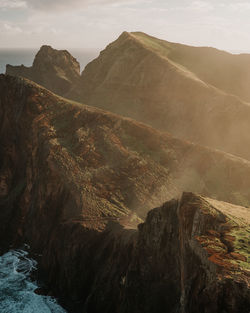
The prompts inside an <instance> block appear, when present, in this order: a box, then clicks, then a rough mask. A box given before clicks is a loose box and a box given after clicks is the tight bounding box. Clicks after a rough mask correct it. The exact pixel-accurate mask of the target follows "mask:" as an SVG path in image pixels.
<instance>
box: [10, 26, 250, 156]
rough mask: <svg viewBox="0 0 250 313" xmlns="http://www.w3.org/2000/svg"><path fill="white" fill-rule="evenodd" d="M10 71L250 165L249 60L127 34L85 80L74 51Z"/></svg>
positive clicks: (48, 53) (46, 52) (42, 56)
mask: <svg viewBox="0 0 250 313" xmlns="http://www.w3.org/2000/svg"><path fill="white" fill-rule="evenodd" d="M52 56H53V57H52ZM46 60H47V61H46ZM37 64H38V65H37ZM30 71H31V72H32V75H31V74H30ZM6 73H8V74H11V75H20V76H23V77H27V78H29V79H32V80H33V81H35V82H37V83H39V84H41V85H43V86H45V87H46V88H48V89H50V90H52V91H53V92H55V93H58V94H59V95H62V96H64V97H67V98H69V99H74V100H77V101H80V102H82V103H86V104H88V105H91V106H96V107H99V108H102V109H105V110H108V111H111V112H114V113H117V114H120V115H123V116H127V117H131V118H133V119H136V120H138V121H142V122H144V123H146V124H148V125H151V126H153V127H154V128H157V129H160V130H163V131H168V132H170V133H172V134H173V135H174V136H177V137H179V138H182V139H185V140H189V141H192V142H195V143H198V144H201V145H205V146H209V147H212V148H216V149H220V150H222V151H225V152H229V153H232V154H235V155H238V156H240V157H243V158H246V159H248V160H250V149H249V142H250V123H249V121H250V104H249V103H248V102H247V101H248V100H249V99H250V89H249V88H248V86H249V83H250V55H232V54H230V53H227V52H224V51H219V50H217V49H214V48H207V47H201V48H199V47H190V46H186V45H181V44H176V43H170V42H167V41H163V40H159V39H157V38H154V37H151V36H149V35H146V34H144V33H140V32H136V33H127V32H124V33H123V34H122V35H121V36H120V37H119V38H118V39H117V40H116V41H115V42H113V43H111V44H110V45H108V47H107V48H106V49H105V50H104V51H102V52H101V54H100V56H99V57H98V58H97V59H95V60H94V61H92V62H90V63H89V64H88V65H87V66H86V68H85V70H84V71H83V72H82V75H81V77H80V76H79V66H78V63H77V62H76V61H75V60H74V58H73V57H72V56H70V55H69V53H67V52H65V51H57V50H54V49H52V48H48V47H47V48H46V47H42V48H41V50H40V52H39V53H38V54H37V56H36V58H35V61H34V64H33V67H32V68H31V69H26V68H24V67H22V68H20V67H10V66H8V67H7V71H6ZM239 138H240V140H239Z"/></svg>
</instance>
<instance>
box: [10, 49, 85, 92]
mask: <svg viewBox="0 0 250 313" xmlns="http://www.w3.org/2000/svg"><path fill="white" fill-rule="evenodd" d="M6 74H9V75H13V76H22V77H25V78H28V79H30V80H33V81H34V82H36V83H38V84H40V85H42V86H44V87H46V88H47V89H49V90H51V91H53V92H55V93H58V94H60V95H64V94H66V93H68V92H69V90H70V89H71V88H72V85H74V84H76V83H77V82H78V80H79V78H80V64H79V62H78V61H77V60H76V59H75V58H74V57H73V56H72V55H71V54H70V53H69V52H68V51H67V50H56V49H54V48H52V47H51V46H49V45H43V46H41V48H40V50H39V51H38V52H37V54H36V56H35V59H34V62H33V65H32V66H31V67H25V66H11V65H7V66H6Z"/></svg>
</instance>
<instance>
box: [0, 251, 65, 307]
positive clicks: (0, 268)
mask: <svg viewBox="0 0 250 313" xmlns="http://www.w3.org/2000/svg"><path fill="white" fill-rule="evenodd" d="M36 265H37V262H36V261H35V260H33V259H32V258H29V256H28V252H27V251H24V250H11V251H9V252H7V253H5V254H4V255H2V256H0V312H1V313H65V312H66V311H65V310H64V309H63V308H62V307H61V306H60V305H59V304H58V303H57V302H56V300H55V299H54V298H52V297H49V296H42V295H37V294H36V293H35V292H34V291H35V289H36V288H37V287H38V285H37V283H36V282H35V281H32V280H31V278H30V275H31V273H32V272H33V271H34V270H35V269H36Z"/></svg>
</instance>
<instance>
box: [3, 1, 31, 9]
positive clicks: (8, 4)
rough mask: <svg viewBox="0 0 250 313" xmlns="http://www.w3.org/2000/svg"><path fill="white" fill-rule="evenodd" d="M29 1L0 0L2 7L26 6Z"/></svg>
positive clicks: (15, 7)
mask: <svg viewBox="0 0 250 313" xmlns="http://www.w3.org/2000/svg"><path fill="white" fill-rule="evenodd" d="M25 7H27V3H26V1H24V0H0V9H17V8H25Z"/></svg>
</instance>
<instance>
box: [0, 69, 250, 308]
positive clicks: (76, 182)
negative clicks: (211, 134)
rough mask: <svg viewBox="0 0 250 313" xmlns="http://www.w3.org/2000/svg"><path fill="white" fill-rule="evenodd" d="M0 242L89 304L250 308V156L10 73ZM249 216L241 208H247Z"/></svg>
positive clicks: (5, 89)
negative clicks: (25, 251)
mask: <svg viewBox="0 0 250 313" xmlns="http://www.w3.org/2000/svg"><path fill="white" fill-rule="evenodd" d="M0 105H1V110H0V141H1V142H0V221H1V222H0V250H1V251H2V252H3V251H4V250H6V249H8V248H9V246H10V245H13V246H14V247H15V246H19V245H20V244H21V243H24V242H25V243H28V244H29V245H30V246H31V249H32V252H33V253H38V254H41V255H42V257H41V260H40V272H41V273H43V277H46V280H47V284H48V288H49V289H50V290H52V291H53V293H54V294H57V295H59V296H61V297H63V298H64V299H70V300H71V301H73V302H74V303H78V304H79V305H78V307H80V311H81V312H82V311H83V310H84V308H87V311H88V313H89V312H90V313H91V312H107V313H108V312H135V313H136V312H141V313H142V312H143V313H147V312H151V313H154V312H159V313H160V312H162V310H165V311H168V312H180V313H182V312H187V313H189V312H190V313H191V312H192V313H196V312H197V313H198V312H199V313H200V312H204V313H205V312H206V313H210V312H211V313H212V312H218V313H219V312H223V310H224V311H225V312H227V313H233V312H241V313H242V312H243V313H247V308H248V307H249V302H248V301H249V278H248V276H247V275H248V274H247V262H246V260H247V258H248V257H249V251H248V248H249V241H247V240H249V239H248V238H249V236H248V232H249V229H248V223H247V221H246V219H244V218H243V217H244V212H248V210H249V209H244V208H242V207H240V208H239V207H234V206H232V205H231V204H228V205H227V204H226V203H224V202H223V203H221V202H218V201H215V200H210V199H207V198H204V197H199V196H195V195H193V194H184V196H183V197H182V200H180V201H175V200H173V201H170V202H169V203H166V204H164V205H163V206H162V207H161V208H159V209H155V210H153V211H151V212H150V213H149V214H148V217H147V219H146V222H145V223H144V224H140V226H139V230H137V225H138V223H140V222H142V219H143V218H144V217H145V215H146V214H147V212H148V211H149V210H150V209H151V208H153V207H156V206H159V205H160V204H161V203H162V202H164V201H165V200H168V199H171V198H173V197H175V196H178V195H179V194H181V192H182V190H184V189H186V190H189V191H195V192H199V193H203V194H204V195H206V196H210V197H214V198H216V199H217V200H218V199H219V200H223V201H229V202H232V203H235V204H238V205H239V204H241V205H242V204H243V205H249V201H250V194H249V190H250V162H248V161H246V160H243V159H240V158H237V157H235V156H232V155H229V154H226V153H222V152H219V151H214V150H212V149H209V148H203V147H201V146H198V145H194V144H190V143H188V142H184V141H181V140H179V139H175V138H173V137H172V136H170V135H169V134H166V133H161V132H159V131H157V130H154V129H153V128H151V127H149V126H146V125H143V124H141V123H138V122H135V121H133V120H130V119H126V118H122V117H119V116H117V115H114V114H111V113H108V112H105V111H102V110H99V109H96V108H93V107H88V106H85V105H82V104H79V103H76V102H69V101H66V100H65V99H63V98H61V97H59V96H56V95H54V94H53V93H51V92H49V91H48V90H46V89H44V88H41V87H40V86H38V85H36V84H34V83H32V82H30V81H27V80H25V79H22V78H18V77H11V76H5V75H0ZM238 211H239V212H240V214H239V216H238V215H237V212H238Z"/></svg>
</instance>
